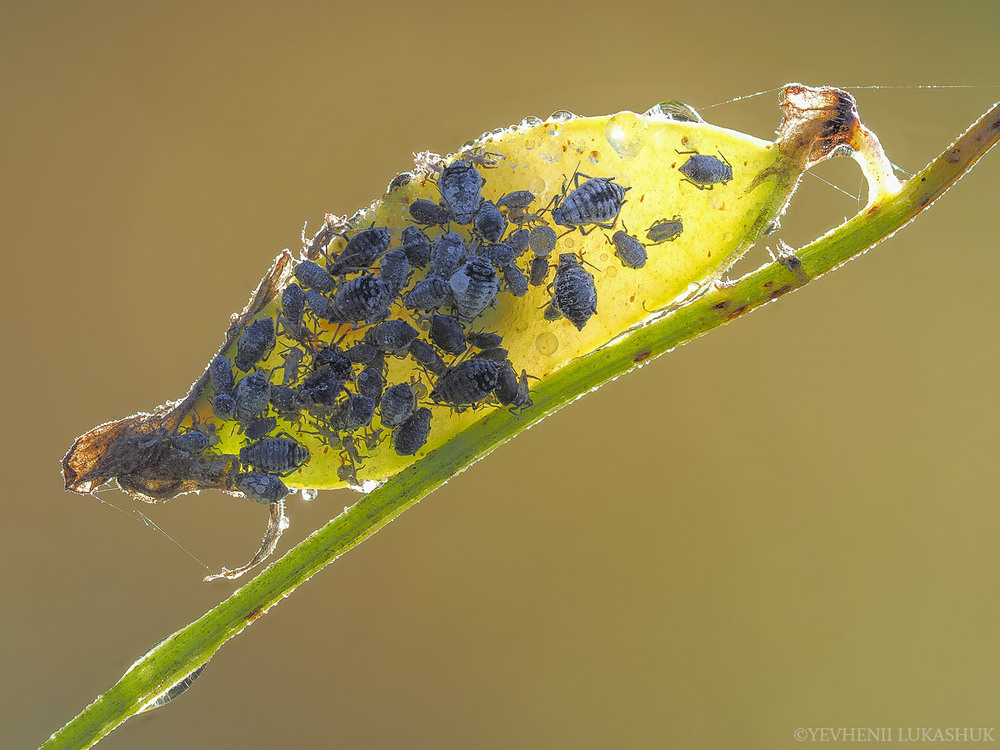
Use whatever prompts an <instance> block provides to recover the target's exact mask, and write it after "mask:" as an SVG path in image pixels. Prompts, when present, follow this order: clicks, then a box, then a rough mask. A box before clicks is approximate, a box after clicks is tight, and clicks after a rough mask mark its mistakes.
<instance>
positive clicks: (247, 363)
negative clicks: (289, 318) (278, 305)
mask: <svg viewBox="0 0 1000 750" xmlns="http://www.w3.org/2000/svg"><path fill="white" fill-rule="evenodd" d="M275 342H276V338H275V336H274V321H273V320H272V319H271V318H261V319H260V320H255V321H254V322H253V323H251V324H250V325H248V326H247V327H246V330H245V331H243V334H242V335H241V336H240V338H239V340H238V341H237V342H236V367H237V369H239V370H242V371H243V372H250V370H252V369H253V366H254V365H255V364H257V363H258V362H260V361H261V360H262V359H266V358H267V355H268V354H270V353H271V350H272V349H273V348H274V344H275Z"/></svg>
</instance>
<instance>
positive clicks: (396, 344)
mask: <svg viewBox="0 0 1000 750" xmlns="http://www.w3.org/2000/svg"><path fill="white" fill-rule="evenodd" d="M418 335H419V332H418V331H417V329H416V328H414V327H413V326H411V325H410V324H409V323H407V322H406V321H405V320H399V319H398V318H397V319H395V320H387V321H385V322H384V323H379V324H378V325H376V326H374V327H372V328H369V329H368V331H366V332H365V343H366V344H371V345H372V346H375V347H378V349H379V351H383V352H386V353H387V354H399V353H401V352H402V351H404V350H405V349H406V347H408V346H409V345H410V344H411V343H412V342H413V340H414V339H416V338H417V336H418Z"/></svg>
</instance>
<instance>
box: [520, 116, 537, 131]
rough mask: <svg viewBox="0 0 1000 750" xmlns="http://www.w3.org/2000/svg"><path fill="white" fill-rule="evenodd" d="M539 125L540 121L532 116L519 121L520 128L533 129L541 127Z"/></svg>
mask: <svg viewBox="0 0 1000 750" xmlns="http://www.w3.org/2000/svg"><path fill="white" fill-rule="evenodd" d="M541 124H542V121H541V120H540V119H539V118H537V117H535V116H534V115H528V116H527V117H525V118H524V119H523V120H521V127H522V128H533V127H535V126H536V125H541Z"/></svg>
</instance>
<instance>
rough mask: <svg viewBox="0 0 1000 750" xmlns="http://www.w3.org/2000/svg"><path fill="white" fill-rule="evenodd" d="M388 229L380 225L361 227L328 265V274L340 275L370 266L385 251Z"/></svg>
mask: <svg viewBox="0 0 1000 750" xmlns="http://www.w3.org/2000/svg"><path fill="white" fill-rule="evenodd" d="M391 239H392V238H391V237H390V236H389V230H388V229H383V228H382V227H371V228H370V229H362V230H361V231H360V232H358V233H357V234H356V235H354V236H353V237H351V239H349V240H348V241H347V246H346V247H344V251H343V252H342V253H341V254H340V255H339V256H338V257H337V259H336V260H335V261H333V264H332V265H331V266H330V274H331V275H333V276H340V275H341V274H344V273H349V272H351V271H363V270H365V269H367V268H371V267H372V264H373V263H374V262H375V261H376V260H378V256H379V255H381V254H382V253H383V252H385V250H386V248H388V247H389V242H390V241H391Z"/></svg>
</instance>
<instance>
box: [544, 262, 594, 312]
mask: <svg viewBox="0 0 1000 750" xmlns="http://www.w3.org/2000/svg"><path fill="white" fill-rule="evenodd" d="M552 303H553V304H554V305H555V306H556V307H557V308H558V309H559V312H561V313H562V314H563V315H565V316H566V317H567V318H568V319H569V321H570V322H571V323H572V324H573V325H575V326H576V328H577V330H580V331H582V330H583V327H584V326H585V325H586V324H587V321H588V320H590V316H591V315H593V314H595V313H596V312H597V287H596V286H595V285H594V276H593V274H591V273H590V271H588V270H587V269H586V268H584V267H583V264H582V263H580V259H579V258H577V257H576V256H575V255H573V253H560V254H559V266H558V267H557V268H556V280H555V283H554V294H553V297H552Z"/></svg>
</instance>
